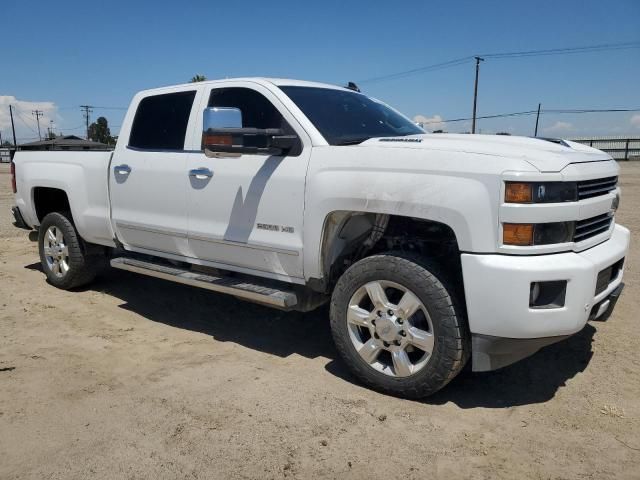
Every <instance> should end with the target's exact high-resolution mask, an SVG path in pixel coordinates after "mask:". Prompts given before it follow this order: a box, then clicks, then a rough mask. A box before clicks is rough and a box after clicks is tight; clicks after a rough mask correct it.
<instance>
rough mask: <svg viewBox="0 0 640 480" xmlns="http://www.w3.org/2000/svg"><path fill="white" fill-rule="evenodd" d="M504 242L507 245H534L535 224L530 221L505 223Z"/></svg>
mask: <svg viewBox="0 0 640 480" xmlns="http://www.w3.org/2000/svg"><path fill="white" fill-rule="evenodd" d="M502 243H504V244H505V245H533V225H532V224H530V223H504V224H503V225H502Z"/></svg>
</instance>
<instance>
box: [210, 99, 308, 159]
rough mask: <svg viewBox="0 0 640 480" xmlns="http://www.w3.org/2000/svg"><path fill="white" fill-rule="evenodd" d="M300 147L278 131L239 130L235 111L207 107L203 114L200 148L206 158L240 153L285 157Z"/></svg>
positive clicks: (239, 119)
mask: <svg viewBox="0 0 640 480" xmlns="http://www.w3.org/2000/svg"><path fill="white" fill-rule="evenodd" d="M299 145H300V140H299V139H298V137H297V136H296V135H285V134H284V132H283V131H282V130H281V129H279V128H242V112H241V111H240V109H238V108H227V107H210V108H206V109H205V110H204V113H203V123H202V148H203V150H204V152H205V155H207V156H208V157H221V156H223V157H239V156H240V155H242V154H266V155H275V156H281V155H286V154H287V153H289V152H291V151H292V150H294V149H296V148H297V147H299Z"/></svg>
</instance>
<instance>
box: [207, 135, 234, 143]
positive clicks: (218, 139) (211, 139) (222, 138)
mask: <svg viewBox="0 0 640 480" xmlns="http://www.w3.org/2000/svg"><path fill="white" fill-rule="evenodd" d="M202 144H203V145H228V146H231V145H233V137H232V136H231V135H209V134H206V133H205V134H203V135H202Z"/></svg>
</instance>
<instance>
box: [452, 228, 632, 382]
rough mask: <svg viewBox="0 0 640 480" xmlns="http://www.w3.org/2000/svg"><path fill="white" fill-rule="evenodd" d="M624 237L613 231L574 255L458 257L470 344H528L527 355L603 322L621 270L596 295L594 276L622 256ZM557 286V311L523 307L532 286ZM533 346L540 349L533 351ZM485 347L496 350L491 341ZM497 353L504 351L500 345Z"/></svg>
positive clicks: (626, 245)
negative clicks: (562, 289)
mask: <svg viewBox="0 0 640 480" xmlns="http://www.w3.org/2000/svg"><path fill="white" fill-rule="evenodd" d="M629 237H630V235H629V230H627V229H626V228H624V227H622V226H620V225H616V226H615V228H614V230H613V233H612V235H611V238H610V239H609V240H607V241H606V242H603V243H601V244H599V245H597V246H595V247H592V248H590V249H588V250H585V251H582V252H579V253H576V252H568V253H558V254H549V255H532V256H522V255H476V254H466V253H465V254H463V255H462V273H463V279H464V288H465V297H466V304H467V315H468V319H469V328H470V330H471V333H472V334H473V336H474V338H483V337H489V338H495V337H499V338H502V339H505V340H517V339H534V340H532V341H531V342H528V343H529V345H530V346H531V345H533V347H531V348H529V347H527V348H525V349H524V350H528V351H529V353H528V354H531V353H533V352H535V351H536V350H538V349H539V348H541V347H542V346H544V344H549V343H553V341H554V337H555V339H556V341H557V340H561V339H562V338H565V337H566V336H568V335H571V334H574V333H576V332H578V331H580V330H582V328H583V327H584V326H585V324H586V323H587V321H588V320H590V319H595V318H594V317H596V316H598V317H599V319H603V318H606V317H608V316H609V314H610V313H611V310H612V309H613V306H614V305H615V300H617V297H618V295H619V290H617V289H618V287H620V285H621V284H622V275H623V269H622V268H621V269H620V270H619V272H618V273H617V275H616V276H615V278H612V279H611V281H610V282H609V283H608V284H607V285H606V288H604V289H602V288H601V289H600V290H601V291H600V292H599V293H596V282H597V278H598V273H599V272H601V271H602V270H604V269H606V268H608V267H609V266H611V265H613V264H615V263H616V262H618V261H619V260H620V259H622V258H624V257H625V256H626V254H627V251H628V249H629ZM563 280H564V281H566V282H567V287H566V295H565V302H564V305H563V306H562V307H557V308H530V307H529V295H530V291H531V283H532V282H549V281H563ZM607 301H608V302H609V303H608V304H607V303H606V302H607ZM549 337H551V338H550V339H549ZM546 339H549V340H550V341H546ZM536 341H544V342H546V343H544V342H543V343H544V344H542V345H540V346H538V347H537V348H534V347H535V345H536ZM490 343H491V344H493V345H494V346H495V345H496V342H494V341H491V342H490ZM512 343H513V342H512ZM525 343H527V342H525ZM538 343H539V342H538ZM482 345H485V346H486V345H488V344H487V342H486V341H475V342H474V345H473V346H474V347H476V350H478V351H480V350H482V349H484V350H487V348H484V347H482ZM492 348H493V347H490V348H489V349H488V351H491V349H492ZM498 350H500V351H505V347H504V341H503V342H502V345H501V346H499V348H498ZM528 354H525V355H523V356H520V357H519V358H524V357H525V356H527V355H528ZM519 358H516V360H518V359H519ZM514 361H515V360H514ZM485 363H486V362H485ZM509 363H512V362H509ZM501 366H504V365H501ZM494 368H499V367H494ZM488 369H493V368H488ZM474 370H476V368H475V365H474Z"/></svg>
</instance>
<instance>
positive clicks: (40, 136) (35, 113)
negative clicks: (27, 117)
mask: <svg viewBox="0 0 640 480" xmlns="http://www.w3.org/2000/svg"><path fill="white" fill-rule="evenodd" d="M31 115H35V117H36V122H37V123H38V138H39V139H40V140H42V135H40V117H41V116H42V115H44V113H42V110H31Z"/></svg>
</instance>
